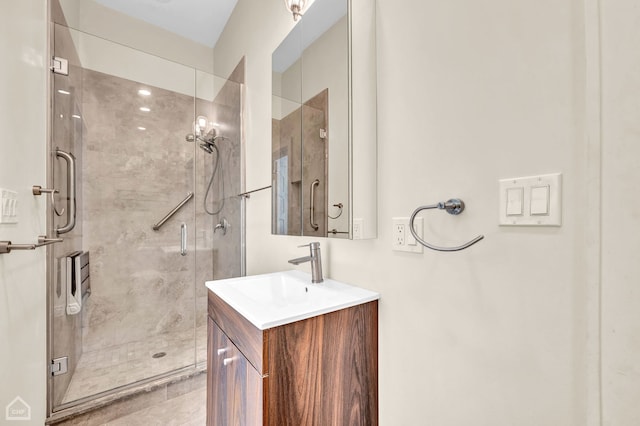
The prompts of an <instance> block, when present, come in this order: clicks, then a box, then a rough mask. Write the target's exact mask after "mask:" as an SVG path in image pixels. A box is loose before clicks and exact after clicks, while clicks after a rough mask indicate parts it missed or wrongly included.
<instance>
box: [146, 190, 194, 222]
mask: <svg viewBox="0 0 640 426" xmlns="http://www.w3.org/2000/svg"><path fill="white" fill-rule="evenodd" d="M192 198H193V192H189V193H187V196H186V197H185V199H184V200H182V201H180V203H179V204H178V205H177V206H175V207H174V208H173V210H171V211H170V212H169V213H167V215H166V216H165V217H163V218H162V219H160V222H158V223H156V224H155V225H153V230H154V231H157V230H159V229H160V228H162V225H164V224H165V222H166V221H168V220H169V219H171V217H172V216H173V215H174V214H176V213H177V212H178V210H180V209H181V208H182V206H184V205H185V204H187V203H188V202H189V200H190V199H192Z"/></svg>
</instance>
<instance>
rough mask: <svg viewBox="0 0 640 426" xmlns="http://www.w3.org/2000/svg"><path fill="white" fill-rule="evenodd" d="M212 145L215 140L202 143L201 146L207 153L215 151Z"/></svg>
mask: <svg viewBox="0 0 640 426" xmlns="http://www.w3.org/2000/svg"><path fill="white" fill-rule="evenodd" d="M212 146H213V142H208V141H207V142H204V143H201V144H200V148H202V150H203V151H204V152H206V153H207V154H212V153H213V148H211V147H212Z"/></svg>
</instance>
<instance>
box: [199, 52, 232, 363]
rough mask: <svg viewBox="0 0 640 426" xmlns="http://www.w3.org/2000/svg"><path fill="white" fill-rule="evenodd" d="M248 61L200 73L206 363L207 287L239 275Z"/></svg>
mask: <svg viewBox="0 0 640 426" xmlns="http://www.w3.org/2000/svg"><path fill="white" fill-rule="evenodd" d="M243 81H244V59H243V60H242V61H241V62H240V63H239V64H238V65H237V67H236V69H235V70H234V71H233V72H232V73H231V74H230V75H229V76H228V77H227V78H222V77H218V76H213V75H211V74H208V73H205V72H202V71H198V72H197V73H196V117H197V119H196V121H198V119H199V121H200V123H201V124H205V123H206V124H205V125H204V126H200V127H201V128H200V129H199V131H200V132H201V134H202V136H201V138H200V140H198V141H197V142H198V143H197V145H198V147H200V148H205V149H197V150H196V178H195V179H196V188H198V190H197V191H196V226H197V229H198V230H200V235H198V236H197V237H196V256H197V260H196V262H197V265H198V268H197V272H196V300H197V301H196V315H197V319H196V347H197V361H198V362H204V361H206V355H207V354H206V344H207V334H206V331H207V289H206V287H205V286H204V283H205V282H206V281H210V280H214V279H224V278H232V277H238V276H240V274H241V269H242V267H241V260H242V256H241V254H242V253H241V250H242V229H243V224H242V216H241V211H240V209H241V202H242V200H241V198H240V197H239V196H238V195H239V194H240V193H241V192H243V191H244V175H243V170H244V168H243V165H242V158H243V132H242V112H243V110H242V105H243Z"/></svg>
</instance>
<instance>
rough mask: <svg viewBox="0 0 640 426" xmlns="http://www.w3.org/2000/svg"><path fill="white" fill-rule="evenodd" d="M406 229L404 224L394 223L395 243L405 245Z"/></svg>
mask: <svg viewBox="0 0 640 426" xmlns="http://www.w3.org/2000/svg"><path fill="white" fill-rule="evenodd" d="M404 230H405V228H404V224H394V225H393V237H394V239H395V245H397V246H403V245H405V239H404Z"/></svg>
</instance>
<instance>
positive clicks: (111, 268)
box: [82, 70, 195, 351]
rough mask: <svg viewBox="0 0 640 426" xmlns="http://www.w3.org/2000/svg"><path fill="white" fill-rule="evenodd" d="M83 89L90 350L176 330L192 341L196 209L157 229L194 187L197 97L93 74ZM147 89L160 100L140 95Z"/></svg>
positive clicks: (188, 209) (85, 330)
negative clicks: (185, 246)
mask: <svg viewBox="0 0 640 426" xmlns="http://www.w3.org/2000/svg"><path fill="white" fill-rule="evenodd" d="M83 86H84V100H83V113H84V120H85V123H86V126H87V131H86V134H85V145H84V152H83V157H84V166H83V175H84V180H85V184H84V189H83V197H84V203H83V206H82V208H83V213H84V224H83V225H84V247H85V249H88V250H90V251H91V255H92V258H91V262H92V269H91V274H92V289H93V293H92V295H91V297H90V298H89V303H88V304H87V306H86V308H87V309H86V315H85V317H84V318H83V322H84V323H83V338H84V342H83V343H84V349H85V350H86V351H89V350H95V349H99V348H101V347H106V346H110V345H115V344H122V343H126V342H131V341H136V340H139V339H143V338H145V337H148V336H149V335H154V334H158V333H163V332H170V331H177V330H183V331H184V332H185V333H189V334H192V333H193V327H194V317H193V315H194V306H195V304H194V297H195V293H194V274H195V271H194V266H195V262H194V259H195V258H194V257H193V256H181V255H180V253H179V248H180V224H181V223H182V222H185V223H187V224H188V229H189V241H195V239H194V226H193V224H194V205H193V203H191V204H188V205H187V206H186V208H183V209H182V210H181V211H179V212H178V213H177V214H176V215H175V216H174V217H173V218H172V219H170V220H169V221H168V222H167V223H166V224H165V225H164V227H162V228H161V229H160V230H159V231H153V230H152V225H153V224H154V223H156V222H157V221H158V220H159V219H160V218H162V217H163V216H164V215H165V214H166V213H167V212H168V211H169V210H171V209H172V208H173V207H174V206H175V205H176V204H177V203H178V202H179V201H181V200H182V199H183V198H184V197H185V196H186V194H187V192H189V191H192V190H193V173H194V172H193V169H194V161H195V158H194V146H193V144H192V143H187V142H186V141H185V135H186V134H187V133H188V132H189V131H190V128H191V125H192V122H193V111H194V103H193V102H194V100H193V97H190V96H185V95H180V94H177V93H174V92H169V91H166V90H162V89H159V88H157V87H150V86H148V85H142V84H140V83H137V82H134V81H129V80H124V79H121V78H117V77H113V76H109V75H106V74H102V73H99V72H95V71H91V70H85V71H84V80H83ZM140 88H147V89H149V90H150V91H151V92H152V95H151V96H149V97H141V96H139V95H138V93H137V92H138V89H140ZM141 106H146V107H148V108H150V110H151V111H150V112H146V113H145V112H141V111H140V110H139V107H141ZM139 126H140V127H144V128H146V130H144V131H143V130H139V129H138V127H139Z"/></svg>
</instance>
